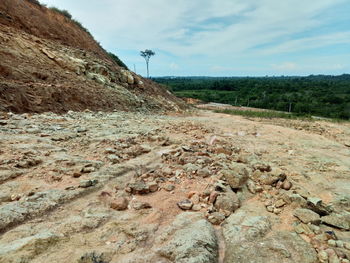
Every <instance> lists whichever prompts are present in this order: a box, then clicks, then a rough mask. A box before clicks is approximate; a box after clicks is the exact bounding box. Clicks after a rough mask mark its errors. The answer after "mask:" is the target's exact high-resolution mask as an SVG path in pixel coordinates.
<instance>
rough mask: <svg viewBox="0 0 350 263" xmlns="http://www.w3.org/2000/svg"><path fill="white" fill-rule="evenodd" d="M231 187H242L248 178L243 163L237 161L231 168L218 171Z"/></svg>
mask: <svg viewBox="0 0 350 263" xmlns="http://www.w3.org/2000/svg"><path fill="white" fill-rule="evenodd" d="M220 173H221V174H222V175H223V176H224V178H225V179H226V182H227V183H228V184H229V185H230V186H231V188H232V189H239V188H242V187H243V185H245V183H246V182H247V180H248V178H249V172H248V170H247V167H246V166H245V165H244V164H240V163H237V164H235V165H234V166H233V167H231V169H225V170H222V171H221V172H220Z"/></svg>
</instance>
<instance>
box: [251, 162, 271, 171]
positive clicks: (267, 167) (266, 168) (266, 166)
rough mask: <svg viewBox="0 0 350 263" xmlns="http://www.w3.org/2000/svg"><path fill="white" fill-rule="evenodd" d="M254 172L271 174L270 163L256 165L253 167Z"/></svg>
mask: <svg viewBox="0 0 350 263" xmlns="http://www.w3.org/2000/svg"><path fill="white" fill-rule="evenodd" d="M253 169H254V170H259V171H260V172H271V170H272V169H271V166H270V164H268V163H256V164H254V165H253Z"/></svg>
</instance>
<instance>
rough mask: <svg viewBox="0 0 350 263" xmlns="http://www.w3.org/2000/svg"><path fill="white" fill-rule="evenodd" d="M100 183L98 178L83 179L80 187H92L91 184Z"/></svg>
mask: <svg viewBox="0 0 350 263" xmlns="http://www.w3.org/2000/svg"><path fill="white" fill-rule="evenodd" d="M96 184H98V180H96V179H93V180H83V181H80V183H79V187H80V188H88V187H91V186H94V185H96Z"/></svg>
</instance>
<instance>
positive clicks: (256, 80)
mask: <svg viewBox="0 0 350 263" xmlns="http://www.w3.org/2000/svg"><path fill="white" fill-rule="evenodd" d="M153 80H155V81H156V82H158V83H161V84H164V85H166V86H168V88H169V89H171V90H172V91H174V92H175V94H177V95H178V96H180V97H188V98H194V99H200V100H202V101H206V102H219V103H227V104H231V105H237V106H250V107H257V108H264V109H273V110H279V111H289V109H291V111H292V112H294V113H297V114H302V115H317V116H324V117H331V118H341V119H350V75H349V74H343V75H339V76H328V75H310V76H307V77H300V76H281V77H160V78H153Z"/></svg>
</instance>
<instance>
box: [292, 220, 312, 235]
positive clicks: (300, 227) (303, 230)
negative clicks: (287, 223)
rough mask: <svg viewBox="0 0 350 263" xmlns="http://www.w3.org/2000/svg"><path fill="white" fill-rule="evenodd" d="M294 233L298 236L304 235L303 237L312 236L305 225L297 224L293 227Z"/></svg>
mask: <svg viewBox="0 0 350 263" xmlns="http://www.w3.org/2000/svg"><path fill="white" fill-rule="evenodd" d="M294 231H295V232H296V233H298V234H305V235H311V234H313V232H312V230H311V229H310V227H309V225H305V224H302V223H301V224H298V225H296V226H295V227H294Z"/></svg>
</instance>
